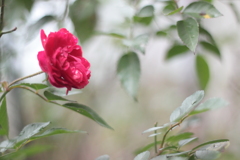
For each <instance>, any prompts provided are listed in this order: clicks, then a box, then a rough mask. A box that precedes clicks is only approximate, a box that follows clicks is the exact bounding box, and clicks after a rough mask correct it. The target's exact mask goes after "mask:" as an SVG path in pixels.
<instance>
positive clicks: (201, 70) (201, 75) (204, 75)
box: [196, 55, 210, 89]
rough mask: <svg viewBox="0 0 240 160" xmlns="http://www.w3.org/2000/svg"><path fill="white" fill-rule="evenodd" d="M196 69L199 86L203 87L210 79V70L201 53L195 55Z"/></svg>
mask: <svg viewBox="0 0 240 160" xmlns="http://www.w3.org/2000/svg"><path fill="white" fill-rule="evenodd" d="M196 70H197V76H198V81H199V84H200V87H201V88H202V89H205V88H206V87H207V84H208V82H209V79H210V71H209V67H208V64H207V62H206V60H205V58H204V57H203V56H201V55H197V57H196Z"/></svg>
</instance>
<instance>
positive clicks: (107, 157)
mask: <svg viewBox="0 0 240 160" xmlns="http://www.w3.org/2000/svg"><path fill="white" fill-rule="evenodd" d="M109 158H110V157H109V155H102V156H100V157H98V158H96V159H95V160H109Z"/></svg>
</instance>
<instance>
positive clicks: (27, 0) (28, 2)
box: [16, 0, 34, 12]
mask: <svg viewBox="0 0 240 160" xmlns="http://www.w3.org/2000/svg"><path fill="white" fill-rule="evenodd" d="M16 2H18V3H19V4H20V5H23V7H24V8H26V9H27V10H28V11H29V12H30V11H31V9H32V6H33V4H34V0H18V1H16Z"/></svg>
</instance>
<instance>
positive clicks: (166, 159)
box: [151, 155, 169, 160]
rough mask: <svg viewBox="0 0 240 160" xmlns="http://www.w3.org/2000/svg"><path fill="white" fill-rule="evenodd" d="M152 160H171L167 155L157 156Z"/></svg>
mask: <svg viewBox="0 0 240 160" xmlns="http://www.w3.org/2000/svg"><path fill="white" fill-rule="evenodd" d="M151 160H169V159H168V158H167V157H166V155H161V156H157V157H154V158H152V159H151Z"/></svg>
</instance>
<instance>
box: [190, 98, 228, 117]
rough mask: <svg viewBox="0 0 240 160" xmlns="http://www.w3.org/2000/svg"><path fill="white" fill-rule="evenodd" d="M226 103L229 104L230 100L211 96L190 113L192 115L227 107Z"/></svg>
mask: <svg viewBox="0 0 240 160" xmlns="http://www.w3.org/2000/svg"><path fill="white" fill-rule="evenodd" d="M226 105H228V102H226V101H225V100H223V99H221V98H211V99H208V100H207V101H206V102H204V103H202V104H200V105H199V106H198V107H197V108H196V109H195V110H193V111H192V112H191V113H190V115H195V114H199V113H202V112H206V111H209V110H213V109H217V108H221V107H225V106H226Z"/></svg>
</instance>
